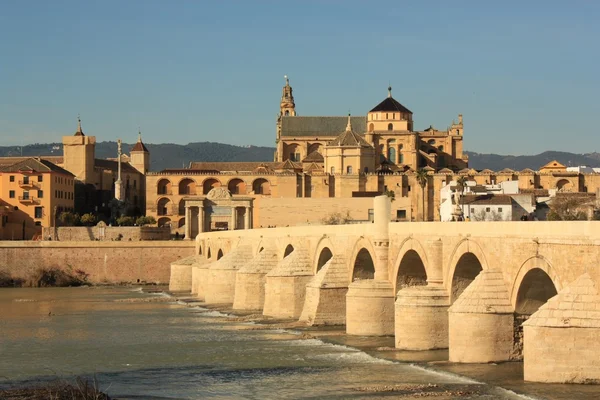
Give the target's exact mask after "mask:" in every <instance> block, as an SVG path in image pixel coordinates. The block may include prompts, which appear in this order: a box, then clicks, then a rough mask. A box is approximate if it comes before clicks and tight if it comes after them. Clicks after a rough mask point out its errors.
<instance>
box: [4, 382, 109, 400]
mask: <svg viewBox="0 0 600 400" xmlns="http://www.w3.org/2000/svg"><path fill="white" fill-rule="evenodd" d="M0 398H1V399H5V400H25V399H27V400H48V399H51V400H110V397H109V396H108V395H107V394H105V393H102V392H101V391H100V390H99V389H98V382H96V380H94V381H93V382H90V381H88V380H87V379H83V378H77V379H76V380H75V383H73V384H71V383H68V382H66V381H62V380H61V381H55V382H51V383H48V384H45V385H39V386H35V387H30V388H23V389H7V390H0Z"/></svg>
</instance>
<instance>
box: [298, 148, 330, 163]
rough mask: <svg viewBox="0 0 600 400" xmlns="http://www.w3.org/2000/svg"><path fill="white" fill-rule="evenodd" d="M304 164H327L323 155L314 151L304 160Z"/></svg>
mask: <svg viewBox="0 0 600 400" xmlns="http://www.w3.org/2000/svg"><path fill="white" fill-rule="evenodd" d="M302 162H303V163H307V162H316V163H322V162H325V159H324V158H323V155H322V154H321V153H319V152H318V151H313V152H312V153H310V154H309V155H307V156H306V157H305V158H304V160H302Z"/></svg>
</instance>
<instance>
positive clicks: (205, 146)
mask: <svg viewBox="0 0 600 400" xmlns="http://www.w3.org/2000/svg"><path fill="white" fill-rule="evenodd" d="M131 147H133V144H131V143H124V144H123V149H124V152H125V153H128V152H129V149H131ZM146 147H148V150H149V151H150V170H151V171H160V170H163V169H166V168H181V167H183V166H185V167H187V166H188V165H189V163H190V161H272V160H273V153H274V152H275V148H273V147H258V146H232V145H229V144H223V143H213V142H194V143H188V144H186V145H180V144H173V143H162V144H146ZM116 153H117V143H116V142H99V143H97V144H96V157H97V158H114V157H115V156H116ZM465 153H466V154H468V155H469V166H470V167H471V168H474V169H478V170H481V169H485V168H488V169H491V170H493V171H499V170H501V169H504V168H510V169H514V170H516V171H520V170H522V169H525V168H531V169H533V170H537V169H539V168H540V167H541V166H542V165H544V164H547V163H548V162H550V161H552V160H558V161H559V162H561V163H563V164H565V165H567V166H578V165H585V166H588V167H600V153H588V154H574V153H566V152H560V151H546V152H543V153H541V154H537V155H530V156H506V155H499V154H482V153H475V152H471V151H466V152H465ZM20 155H23V156H30V157H35V156H48V155H56V156H60V155H62V144H60V143H45V144H40V143H35V144H30V145H27V146H23V147H22V148H21V147H20V146H3V147H2V146H0V157H7V156H20Z"/></svg>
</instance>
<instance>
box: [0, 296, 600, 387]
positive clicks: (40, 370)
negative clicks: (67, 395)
mask: <svg viewBox="0 0 600 400" xmlns="http://www.w3.org/2000/svg"><path fill="white" fill-rule="evenodd" d="M312 332H313V334H311V335H310V336H307V335H306V331H304V332H302V331H299V330H295V329H281V328H277V327H276V326H269V325H261V324H256V323H253V322H247V321H243V320H239V319H235V318H228V317H227V316H225V315H223V314H222V313H220V312H218V311H215V310H210V309H207V308H204V307H200V306H189V305H186V304H182V303H181V302H176V301H174V299H173V298H169V297H166V295H164V294H160V293H156V294H148V293H144V292H142V291H141V290H140V289H132V288H124V287H118V288H103V287H93V288H48V289H2V290H0V389H5V388H9V387H19V386H27V385H31V384H32V383H37V382H40V381H45V380H53V379H57V378H65V379H67V380H73V379H74V377H75V376H87V377H95V378H96V379H97V381H98V382H99V386H100V389H102V390H103V391H104V392H106V393H108V394H109V395H110V396H111V397H113V398H117V399H205V398H210V399H237V398H239V399H363V398H364V399H375V398H412V397H413V395H417V394H418V393H419V392H421V393H424V394H425V395H427V397H432V396H434V397H435V398H439V399H453V398H457V397H460V396H463V398H469V399H523V398H525V399H526V398H548V399H573V398H577V399H596V398H599V397H600V389H598V388H597V387H593V386H580V385H541V384H527V383H523V382H522V378H521V376H522V369H521V370H520V368H522V367H521V364H520V363H506V364H500V365H497V366H494V365H466V366H465V365H453V364H448V363H441V364H439V363H434V364H431V363H428V362H427V361H430V360H436V359H443V358H444V357H445V356H447V353H446V352H439V351H438V352H420V353H414V352H396V351H392V350H386V349H385V346H390V345H392V346H393V340H392V339H390V338H378V339H373V338H356V337H348V336H345V335H340V334H339V332H337V334H335V335H334V334H333V332H335V330H331V334H328V330H327V329H322V330H315V331H312ZM306 337H309V338H308V339H306ZM519 371H520V372H519ZM519 374H521V375H519ZM482 382H488V383H490V384H484V383H482ZM514 392H517V393H519V394H517V393H514Z"/></svg>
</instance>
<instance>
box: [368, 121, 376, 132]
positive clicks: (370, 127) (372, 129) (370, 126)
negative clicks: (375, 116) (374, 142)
mask: <svg viewBox="0 0 600 400" xmlns="http://www.w3.org/2000/svg"><path fill="white" fill-rule="evenodd" d="M374 130H375V125H373V123H370V124H369V132H373V131H374Z"/></svg>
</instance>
